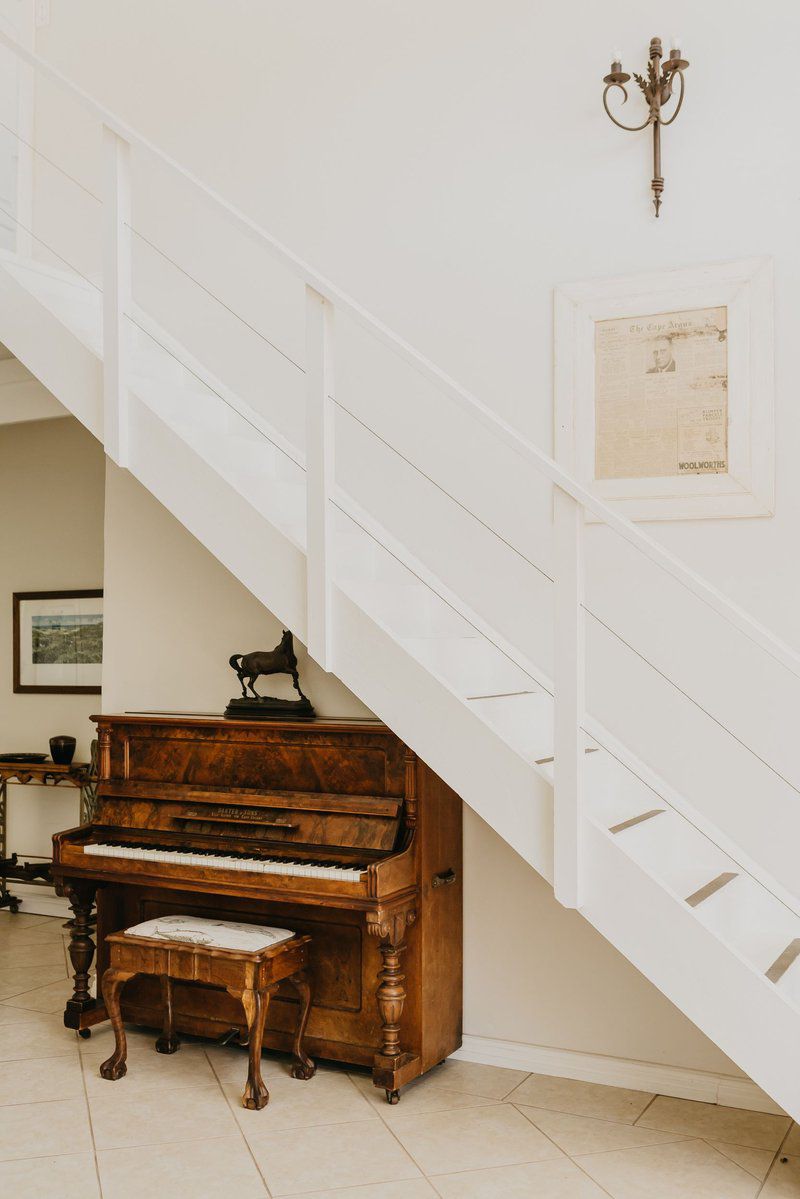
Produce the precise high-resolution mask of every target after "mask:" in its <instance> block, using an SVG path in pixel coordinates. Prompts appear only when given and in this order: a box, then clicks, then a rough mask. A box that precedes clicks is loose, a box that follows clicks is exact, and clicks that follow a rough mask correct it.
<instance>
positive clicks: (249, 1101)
mask: <svg viewBox="0 0 800 1199" xmlns="http://www.w3.org/2000/svg"><path fill="white" fill-rule="evenodd" d="M273 989H274V988H267V990H266V991H255V990H253V991H250V990H247V991H235V990H232V989H231V988H230V987H229V988H228V993H229V994H230V995H233V997H234V999H238V1000H239V1001H240V1002H241V1004H242V1007H243V1008H244V1014H245V1018H246V1020H247V1032H248V1036H249V1046H250V1048H249V1058H248V1069H247V1082H246V1084H245V1088H244V1094H243V1095H242V1107H246V1108H248V1109H249V1110H250V1111H254V1112H259V1111H261V1109H262V1108H263V1107H266V1106H267V1104H268V1103H269V1091H268V1090H267V1088H266V1086H265V1085H264V1080H263V1078H262V1077H261V1047H262V1045H263V1043H264V1022H265V1020H266V1018H267V1008H268V1007H269V1001H270V996H271V994H272V990H273Z"/></svg>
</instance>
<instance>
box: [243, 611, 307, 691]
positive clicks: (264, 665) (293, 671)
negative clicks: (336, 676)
mask: <svg viewBox="0 0 800 1199" xmlns="http://www.w3.org/2000/svg"><path fill="white" fill-rule="evenodd" d="M229 662H230V665H231V666H232V667H233V669H234V670H235V671H236V675H237V677H238V679H239V685H240V687H241V688H242V696H243V697H244V699H247V698H248V696H247V688H248V687H249V688H250V690H251V691H252V692H253V696H254V697H255V699H264V698H265V697H264V696H261V695H259V694H258V692H257V691H256V689H255V687H254V685H253V684H254V683H255V681H256V679H257V678H258V676H259V675H262V674H263V675H267V674H290V675H291V676H292V683H293V684H294V688H295V690H296V691H297V694H298V695H299V696H300V698H301V699H302V700H305V702H306V703H308V702H309V701H308V696H306V695H303V692H302V691H301V689H300V675H299V674H298V673H297V658H296V657H295V653H294V640H293V638H292V634H291V633H290V632H289V630H288V629H284V630H283V636H282V637H281V639H280V642H279V644H278V645H276V646H275V648H274V649H261V650H255V651H254V652H253V653H252V654H234V655H233V657H232V658H230V659H229ZM245 679H246V680H247V683H245ZM295 702H296V701H295Z"/></svg>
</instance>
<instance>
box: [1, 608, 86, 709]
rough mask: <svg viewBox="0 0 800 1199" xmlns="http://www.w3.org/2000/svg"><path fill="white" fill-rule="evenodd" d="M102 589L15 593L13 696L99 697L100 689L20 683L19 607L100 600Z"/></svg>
mask: <svg viewBox="0 0 800 1199" xmlns="http://www.w3.org/2000/svg"><path fill="white" fill-rule="evenodd" d="M102 598H103V589H102V588H99V589H97V588H95V589H94V590H91V589H90V590H86V591H15V592H14V594H13V596H12V603H13V632H12V637H13V641H14V647H13V657H14V694H15V695H100V694H101V691H102V688H100V687H37V686H31V685H27V684H26V685H23V684H22V683H21V682H20V640H19V639H20V615H19V606H20V604H21V603H22V602H23V601H24V600H58V599H64V600H66V599H102Z"/></svg>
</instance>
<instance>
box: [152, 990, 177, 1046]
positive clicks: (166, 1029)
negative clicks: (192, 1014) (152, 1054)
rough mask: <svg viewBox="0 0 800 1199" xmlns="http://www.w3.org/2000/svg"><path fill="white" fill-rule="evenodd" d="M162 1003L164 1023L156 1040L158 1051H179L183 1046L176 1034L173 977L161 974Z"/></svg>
mask: <svg viewBox="0 0 800 1199" xmlns="http://www.w3.org/2000/svg"><path fill="white" fill-rule="evenodd" d="M161 1004H162V1006H163V1008H164V1025H163V1028H162V1030H161V1036H160V1037H159V1038H158V1040H157V1041H156V1053H177V1052H178V1050H179V1049H180V1047H181V1043H180V1041H179V1040H178V1037H177V1036H176V1035H175V1011H174V1007H173V1002H172V979H171V978H170V977H169V975H168V974H162V975H161Z"/></svg>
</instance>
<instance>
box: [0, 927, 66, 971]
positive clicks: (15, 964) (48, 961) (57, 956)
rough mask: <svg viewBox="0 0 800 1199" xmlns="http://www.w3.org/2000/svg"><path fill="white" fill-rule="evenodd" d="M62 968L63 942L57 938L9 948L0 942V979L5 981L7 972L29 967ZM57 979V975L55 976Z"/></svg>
mask: <svg viewBox="0 0 800 1199" xmlns="http://www.w3.org/2000/svg"><path fill="white" fill-rule="evenodd" d="M54 964H55V965H56V966H58V967H61V966H63V967H64V970H66V961H65V960H64V942H63V941H62V940H61V938H60V937H59V938H58V939H57V940H56V939H55V938H53V939H52V940H50V941H39V942H38V944H34V945H13V946H9V945H7V944H6V943H5V942H4V941H2V940H0V979H5V975H6V971H7V970H19V969H21V968H23V967H25V968H27V967H30V966H39V967H42V966H52V965H54ZM56 977H58V975H56Z"/></svg>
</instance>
